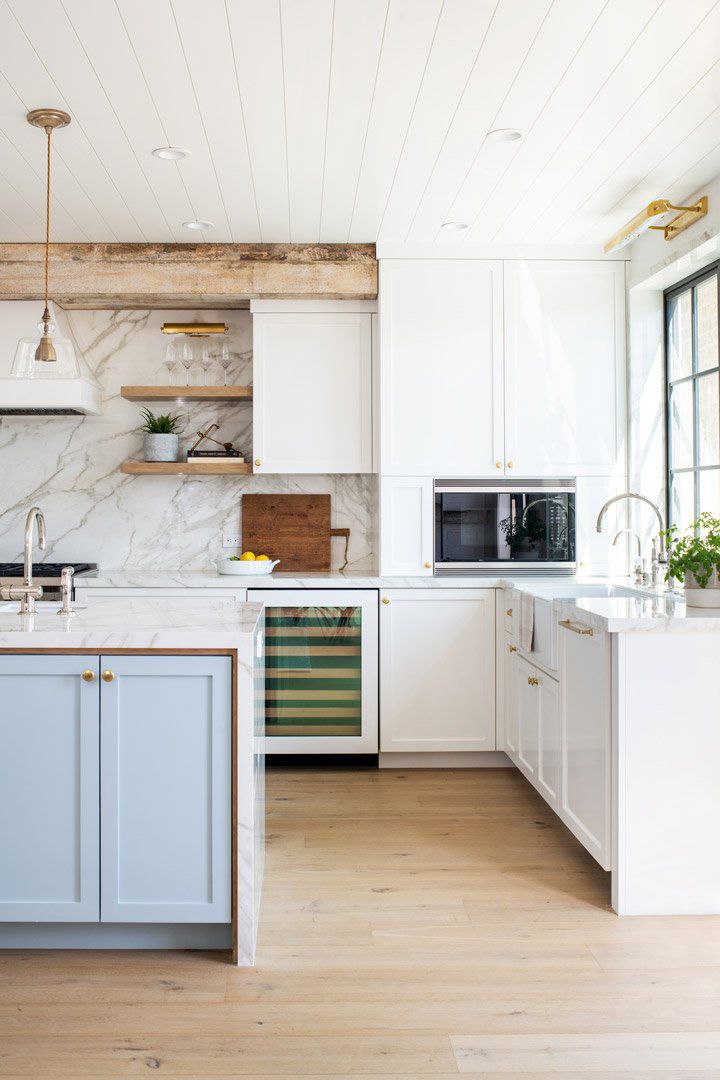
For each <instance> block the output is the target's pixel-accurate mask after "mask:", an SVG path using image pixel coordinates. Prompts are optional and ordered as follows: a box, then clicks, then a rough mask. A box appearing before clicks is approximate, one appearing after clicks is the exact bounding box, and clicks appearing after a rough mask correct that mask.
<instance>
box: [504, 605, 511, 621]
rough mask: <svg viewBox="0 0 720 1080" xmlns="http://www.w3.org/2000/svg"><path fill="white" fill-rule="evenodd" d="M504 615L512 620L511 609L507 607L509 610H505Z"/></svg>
mask: <svg viewBox="0 0 720 1080" xmlns="http://www.w3.org/2000/svg"><path fill="white" fill-rule="evenodd" d="M505 614H506V615H508V616H509V617H510V618H511V619H512V608H511V607H509V608H508V609H507V611H506V612H505Z"/></svg>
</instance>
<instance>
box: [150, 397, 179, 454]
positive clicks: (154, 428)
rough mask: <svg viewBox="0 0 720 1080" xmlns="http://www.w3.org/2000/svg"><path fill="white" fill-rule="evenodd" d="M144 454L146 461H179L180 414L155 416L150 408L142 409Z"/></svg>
mask: <svg viewBox="0 0 720 1080" xmlns="http://www.w3.org/2000/svg"><path fill="white" fill-rule="evenodd" d="M142 418H143V425H142V429H141V430H142V431H143V432H144V436H143V455H144V458H145V461H177V459H178V450H179V436H178V434H177V428H178V425H179V423H180V417H179V416H168V415H164V416H155V414H154V413H151V412H150V410H149V409H143V410H142Z"/></svg>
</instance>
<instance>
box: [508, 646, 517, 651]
mask: <svg viewBox="0 0 720 1080" xmlns="http://www.w3.org/2000/svg"><path fill="white" fill-rule="evenodd" d="M508 652H517V645H508Z"/></svg>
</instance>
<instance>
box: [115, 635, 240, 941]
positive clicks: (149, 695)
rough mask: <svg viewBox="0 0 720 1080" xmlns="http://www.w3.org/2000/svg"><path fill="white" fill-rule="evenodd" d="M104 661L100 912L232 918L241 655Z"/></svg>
mask: <svg viewBox="0 0 720 1080" xmlns="http://www.w3.org/2000/svg"><path fill="white" fill-rule="evenodd" d="M101 659H102V668H103V676H102V679H103V681H102V692H101V699H100V710H101V725H102V732H101V752H100V781H101V782H100V792H101V795H100V799H101V809H102V813H101V819H102V826H101V829H102V832H101V841H102V843H101V874H102V896H101V902H100V919H101V921H103V922H122V923H127V922H174V923H189V922H203V923H211V922H220V923H227V922H230V918H231V906H230V882H231V823H230V822H231V799H230V793H231V756H232V736H231V728H232V722H231V720H232V661H231V660H230V657H227V656H105V657H102V658H101ZM110 672H111V673H112V675H113V677H112V679H110V680H109V681H106V677H107V674H108V673H110ZM243 720H244V721H245V722H247V721H248V720H249V718H248V717H244V718H243Z"/></svg>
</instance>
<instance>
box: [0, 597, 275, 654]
mask: <svg viewBox="0 0 720 1080" xmlns="http://www.w3.org/2000/svg"><path fill="white" fill-rule="evenodd" d="M58 607H59V605H58V603H57V601H56V602H55V603H49V602H48V603H43V602H42V601H41V602H40V603H38V604H37V607H36V612H35V614H34V615H31V616H21V615H20V614H19V611H18V605H17V604H11V603H0V650H2V649H3V648H6V649H17V648H22V647H24V646H26V647H27V648H33V649H53V648H65V649H76V648H77V649H237V648H239V647H241V646H243V647H244V646H246V645H247V642H248V639H249V638H250V636H251V635H252V633H253V631H254V630H255V627H256V626H257V622H258V619H259V618H260V617H261V614H262V610H263V605H262V604H258V603H247V604H238V605H231V604H229V603H226V604H224V603H223V602H222V601H217V600H197V601H193V600H175V599H172V598H166V597H165V598H157V599H144V598H142V597H140V598H134V597H125V598H120V599H114V598H108V599H98V600H95V601H93V603H92V604H88V606H87V607H83V606H82V605H81V604H78V605H75V606H74V614H73V615H72V616H69V617H68V616H63V615H59V614H58Z"/></svg>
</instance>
